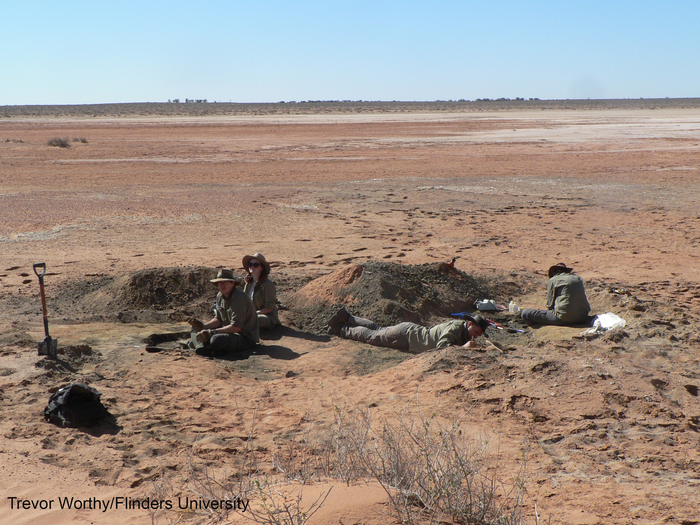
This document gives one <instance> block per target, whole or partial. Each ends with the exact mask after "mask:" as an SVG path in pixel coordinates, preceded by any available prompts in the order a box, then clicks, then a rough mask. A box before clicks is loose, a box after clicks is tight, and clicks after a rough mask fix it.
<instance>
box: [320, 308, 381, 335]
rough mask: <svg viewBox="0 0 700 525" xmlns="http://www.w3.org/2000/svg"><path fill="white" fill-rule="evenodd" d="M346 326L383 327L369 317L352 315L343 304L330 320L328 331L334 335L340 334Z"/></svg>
mask: <svg viewBox="0 0 700 525" xmlns="http://www.w3.org/2000/svg"><path fill="white" fill-rule="evenodd" d="M344 326H364V327H365V328H369V329H370V330H377V329H379V328H381V327H380V326H379V325H378V324H377V323H375V322H372V321H370V320H369V319H363V318H362V317H355V316H354V315H350V312H348V311H347V310H346V308H345V307H344V306H342V307H341V308H340V309H339V310H338V311H337V312H336V313H335V314H334V315H333V317H331V318H330V320H329V321H328V332H329V333H330V334H332V335H340V331H341V329H342V328H343V327H344Z"/></svg>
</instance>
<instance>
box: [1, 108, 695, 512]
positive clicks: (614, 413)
mask: <svg viewBox="0 0 700 525" xmlns="http://www.w3.org/2000/svg"><path fill="white" fill-rule="evenodd" d="M570 106H571V107H569V108H561V107H556V108H554V109H553V108H547V107H544V108H538V109H537V110H532V109H531V110H518V111H514V110H502V111H496V110H493V108H491V109H492V110H491V111H461V112H456V111H452V112H447V111H442V112H441V111H434V108H428V109H429V111H417V110H412V111H410V112H406V113H398V112H394V111H387V112H382V113H370V112H365V113H354V114H349V113H348V112H339V111H335V112H333V111H329V112H327V113H322V112H319V113H317V114H313V115H303V114H296V115H282V114H279V113H278V114H270V115H251V114H240V115H211V116H208V115H186V116H182V115H171V116H159V115H157V114H155V115H134V114H131V113H129V114H113V115H96V116H93V115H84V116H81V115H73V114H71V115H68V116H61V117H51V116H47V115H44V114H41V115H31V114H29V115H26V114H25V115H24V116H22V115H19V116H18V115H15V114H12V115H11V116H7V112H6V113H5V114H6V116H7V118H3V119H0V209H1V210H2V211H1V212H0V213H1V215H2V221H0V246H1V247H2V251H1V255H0V258H1V259H2V260H1V261H0V270H2V271H1V272H0V304H1V305H2V308H1V309H0V328H1V330H0V359H1V361H0V362H1V364H0V371H1V374H0V407H2V411H1V414H2V417H1V419H0V433H1V434H2V444H1V447H0V494H1V495H2V500H3V501H2V504H1V505H2V512H0V522H2V523H13V524H15V523H47V522H51V523H57V524H60V523H72V522H75V521H86V522H90V523H107V524H109V523H120V524H121V523H135V524H140V523H151V522H152V518H153V519H154V521H155V522H158V523H169V522H172V521H173V520H174V519H176V518H178V517H179V518H183V519H188V520H189V519H191V520H193V522H196V521H197V520H199V521H202V520H204V521H206V514H202V515H197V516H193V515H184V514H182V513H180V514H176V513H167V512H166V513H159V514H157V515H155V516H153V515H152V514H150V513H148V512H146V511H140V510H127V509H124V508H121V509H117V510H110V511H107V512H101V511H100V510H78V511H76V510H65V509H63V510H61V509H60V508H57V506H58V498H65V497H68V498H70V497H73V498H76V499H80V500H86V499H88V498H92V497H99V498H105V499H106V498H111V497H112V496H117V497H124V498H135V497H141V498H142V497H145V496H149V495H150V496H151V497H154V496H155V495H156V494H158V490H159V489H161V492H160V494H167V497H168V498H175V499H174V501H177V495H184V494H191V493H190V492H188V491H189V490H191V488H192V483H193V480H192V476H191V475H190V470H189V469H190V467H189V466H190V464H191V463H192V462H194V463H195V464H197V465H199V466H201V465H204V464H207V465H208V466H209V468H210V469H211V471H212V472H213V473H216V475H224V473H228V474H229V475H233V474H231V473H235V472H238V471H240V469H242V468H243V467H244V465H243V462H244V461H247V460H249V459H250V455H249V454H250V451H254V452H255V460H256V465H257V466H258V467H259V468H260V469H261V471H262V472H264V473H265V474H268V475H274V474H275V472H277V471H276V470H275V464H274V462H273V457H275V456H276V455H277V456H278V455H283V451H284V450H286V449H288V444H289V443H290V442H297V443H298V442H299V441H300V440H303V439H306V440H311V441H313V439H319V440H320V439H321V438H322V436H323V435H325V434H327V433H328V430H329V429H330V428H332V427H333V424H334V422H335V415H334V414H337V412H336V409H337V408H338V407H345V409H346V410H348V411H349V412H352V411H353V410H355V409H361V408H363V407H364V409H369V410H370V412H371V413H372V417H373V420H374V421H382V419H383V418H391V416H392V415H393V414H397V413H402V411H403V412H404V413H405V414H407V415H408V416H406V417H409V416H410V417H416V418H419V417H420V415H421V414H422V415H425V414H432V413H435V414H437V416H438V417H439V418H440V420H441V421H445V422H449V421H454V420H456V419H459V418H461V421H462V422H463V424H464V425H465V428H467V429H468V432H469V433H470V434H471V435H472V436H473V437H474V438H475V439H479V438H482V437H484V436H487V437H488V439H489V441H490V451H491V453H492V454H493V455H494V456H497V457H498V462H499V465H500V471H499V475H500V476H502V479H503V480H504V481H506V482H508V481H512V479H513V478H514V476H516V475H517V473H518V469H519V467H520V466H521V462H520V460H521V459H522V457H523V455H526V457H527V465H526V481H525V494H524V507H523V516H524V517H523V522H524V523H532V524H534V523H548V522H550V523H567V524H596V523H601V524H603V523H605V524H627V523H635V524H637V523H640V524H651V523H678V524H691V523H698V522H700V513H699V512H698V508H700V474H699V472H700V440H699V438H700V434H699V430H700V402H699V401H698V387H700V361H699V359H698V352H699V349H700V338H699V337H698V326H699V325H698V319H699V314H698V307H699V306H700V273H699V272H700V262H699V260H698V256H699V254H698V242H699V241H700V213H699V212H698V205H697V203H698V202H699V201H700V174H699V173H698V170H700V108H699V107H698V106H697V105H695V104H689V103H687V101H686V103H685V105H683V106H682V107H679V104H674V103H672V102H671V101H669V102H667V104H666V105H663V104H662V103H659V104H657V107H656V108H655V109H652V108H642V109H629V108H628V107H627V106H625V105H624V104H621V105H620V106H618V107H616V106H615V104H610V105H609V106H606V107H605V108H601V107H600V106H598V105H593V106H587V105H586V103H585V102H580V103H579V104H578V105H575V104H571V105H570ZM54 137H68V138H69V140H72V139H73V138H74V137H75V138H85V139H86V142H81V141H79V140H78V141H75V142H71V147H70V148H65V149H63V148H52V147H48V146H47V141H48V140H49V139H51V138H54ZM257 251H260V252H262V253H264V254H265V256H266V257H267V258H268V260H270V261H271V262H272V264H273V273H272V277H273V279H274V280H275V281H276V282H277V283H278V290H279V299H280V302H281V303H282V305H283V307H284V308H288V309H283V310H282V312H281V317H282V320H283V323H284V324H285V325H286V326H287V328H285V329H283V330H280V331H278V332H276V333H274V334H271V335H268V336H267V337H266V339H265V340H264V347H263V348H262V349H261V350H260V351H258V352H256V353H255V354H254V355H250V356H247V357H246V358H245V359H238V360H236V359H214V360H210V359H204V358H201V357H198V356H196V355H194V354H192V353H191V352H190V351H188V350H186V349H180V348H178V347H177V344H176V343H175V342H165V343H163V344H162V345H161V346H162V347H163V348H164V350H163V351H161V352H156V353H150V352H146V351H145V346H146V340H147V338H148V336H149V335H151V334H154V333H157V334H163V333H178V332H182V331H184V330H185V329H186V328H187V325H186V324H184V323H183V322H182V320H183V316H184V315H185V314H186V313H187V310H188V309H189V310H191V311H194V312H195V313H197V314H199V315H204V313H205V310H206V305H207V304H208V301H209V299H210V298H213V290H212V295H211V297H206V298H204V299H202V298H198V302H195V303H193V304H188V305H186V306H181V307H178V308H169V307H168V305H154V306H153V308H150V309H149V308H141V307H139V308H138V309H136V308H130V306H129V304H128V303H120V302H119V300H121V299H119V298H115V297H114V296H108V295H105V293H106V292H105V291H104V290H105V289H104V288H101V287H102V286H106V285H107V284H108V283H110V282H118V283H121V282H129V279H130V278H131V276H132V272H137V271H140V270H144V269H150V268H160V269H161V270H157V271H156V273H158V274H164V273H167V272H168V271H171V272H172V271H174V272H176V273H177V272H185V273H186V272H189V271H194V270H191V269H190V267H192V268H195V269H196V268H200V267H206V268H209V269H213V268H217V267H234V268H236V269H237V270H238V271H240V260H241V258H242V257H243V255H245V254H247V253H253V252H257ZM455 256H456V257H458V258H457V262H456V267H457V269H459V270H460V271H462V272H464V273H466V274H468V275H473V276H477V277H478V278H479V279H481V280H483V282H486V283H489V284H490V285H491V286H492V288H491V289H492V290H493V293H494V294H495V297H493V298H494V299H496V300H498V301H500V302H503V303H507V302H508V301H509V300H510V299H511V298H513V299H515V300H516V301H518V303H519V304H520V305H521V306H525V307H528V306H529V307H537V306H542V305H543V303H544V299H545V283H546V277H545V271H546V268H547V267H549V266H550V265H551V264H553V263H556V262H558V261H564V262H566V263H568V264H569V265H570V266H573V267H574V268H575V270H576V272H577V273H578V274H580V275H581V276H582V277H583V278H584V279H585V280H586V282H587V285H588V292H589V299H590V301H591V304H592V306H593V309H594V312H595V313H604V312H608V311H612V312H615V313H617V314H618V315H620V316H622V317H623V318H624V319H625V320H626V321H627V326H626V327H625V329H624V331H621V332H620V331H617V332H616V333H615V334H607V335H604V336H602V337H598V338H594V339H588V338H582V337H580V335H579V333H580V332H581V329H580V328H579V329H572V328H553V327H547V328H540V329H537V330H532V329H527V331H526V333H524V334H515V335H514V334H508V335H507V336H506V335H504V334H499V335H498V337H500V338H501V340H502V343H503V345H502V346H504V348H505V352H502V353H501V352H495V351H489V350H486V349H485V345H482V348H480V349H478V350H477V351H465V350H460V349H455V348H449V349H446V350H442V351H438V352H431V353H427V354H424V355H420V356H410V355H405V354H401V353H399V352H394V351H390V350H382V349H375V348H371V347H369V346H366V345H361V344H357V343H354V342H351V341H344V340H341V339H338V338H336V337H328V336H325V335H322V334H320V333H319V330H318V329H317V327H313V326H309V325H304V324H303V323H300V321H299V319H300V318H299V317H298V316H296V313H297V312H296V311H295V309H294V308H295V306H294V305H297V304H298V303H297V302H295V301H296V300H297V299H298V292H299V290H301V289H302V287H303V286H304V285H306V284H307V283H309V282H310V281H312V280H314V279H316V278H319V277H322V276H329V275H330V274H332V273H333V272H339V273H336V274H334V276H333V277H326V278H325V280H324V281H323V283H325V284H323V286H322V287H321V288H322V290H321V292H319V293H321V295H323V294H326V295H329V294H331V295H332V293H333V291H334V290H336V289H337V288H338V287H341V286H342V285H343V275H344V274H343V272H348V268H352V267H353V266H352V265H355V264H363V263H365V262H367V261H370V260H371V261H377V262H386V263H389V262H394V263H401V264H407V265H420V264H426V263H444V262H447V261H449V260H450V259H451V258H452V257H455ZM44 261H45V262H46V264H47V267H48V272H47V276H46V283H47V294H48V303H49V310H50V314H51V317H50V329H51V334H52V336H54V337H55V338H57V339H58V341H59V346H60V347H61V348H62V349H63V350H64V352H65V353H64V354H62V356H61V359H62V361H61V362H62V363H63V365H61V366H58V367H52V366H50V364H49V365H47V364H46V362H45V359H44V358H40V357H38V356H37V355H36V354H37V352H36V345H37V341H41V340H43V337H44V334H43V324H42V316H41V302H40V299H39V295H38V280H37V279H36V277H35V276H34V274H33V272H32V264H34V263H37V262H44ZM168 269H170V270H168ZM118 279H122V281H115V280H118ZM317 283H318V281H317ZM311 286H312V288H313V286H314V285H311ZM319 286H320V285H318V284H316V287H317V292H318V288H319ZM334 286H335V288H334ZM114 289H119V287H116V288H113V290H114ZM91 291H92V292H94V293H93V294H92V295H89V294H88V292H91ZM170 291H173V290H170ZM86 294H88V295H86ZM497 319H498V320H499V322H502V323H504V324H513V320H512V319H511V318H510V317H509V316H507V315H506V314H499V316H497ZM125 321H134V322H125ZM514 326H515V325H514ZM71 345H72V346H73V348H72V349H71V348H70V347H71ZM79 345H87V346H88V349H87V350H85V349H84V347H80V346H79ZM81 348H83V350H81ZM64 365H65V366H64ZM70 381H79V382H84V383H88V384H90V385H92V386H94V387H95V388H97V389H98V390H99V391H100V392H102V393H103V400H104V401H105V405H106V406H107V407H108V409H109V411H110V413H111V414H112V415H113V418H112V419H111V420H110V421H109V422H108V423H105V424H103V425H101V426H100V427H97V428H96V429H61V428H58V427H56V426H54V425H52V424H50V423H47V422H45V421H44V419H43V415H42V410H43V408H44V406H45V405H46V401H47V400H48V397H49V396H50V393H51V392H52V391H53V390H55V389H56V388H57V387H59V386H62V385H63V384H66V383H68V382H70ZM324 433H325V434H324ZM164 481H167V483H168V484H169V488H168V489H167V490H165V489H164V488H163V483H164ZM331 484H332V485H333V487H334V488H333V491H332V492H331V495H330V496H329V498H328V500H327V501H326V502H325V504H324V505H323V507H321V509H320V510H319V511H318V512H317V513H316V514H315V515H314V516H313V518H312V520H311V523H345V524H349V523H367V524H374V523H390V522H391V518H390V517H389V516H388V513H389V511H390V508H389V506H388V504H387V497H386V494H385V493H384V491H383V490H382V489H381V487H379V486H378V485H377V484H376V483H372V482H368V483H364V482H361V483H351V484H350V485H345V484H343V483H342V482H338V481H333V480H330V481H329V480H326V481H324V483H320V484H318V483H310V484H309V485H307V486H306V488H305V491H304V498H305V499H304V501H305V502H311V501H313V499H314V497H315V495H316V494H319V493H321V492H323V491H325V490H327V488H328V487H329V486H331ZM287 489H289V490H291V488H290V487H289V486H288V487H287ZM164 497H165V496H164ZM9 498H21V499H28V500H31V501H32V502H34V503H37V502H40V501H41V500H47V501H48V500H54V503H53V507H52V509H51V510H41V509H36V510H23V509H21V510H16V509H11V508H10V506H11V503H12V501H16V500H10V499H9ZM252 503H255V501H253V502H252ZM229 519H230V520H233V521H234V522H240V521H241V515H240V514H238V513H232V514H231V515H230V516H229Z"/></svg>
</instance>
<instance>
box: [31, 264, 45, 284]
mask: <svg viewBox="0 0 700 525" xmlns="http://www.w3.org/2000/svg"><path fill="white" fill-rule="evenodd" d="M37 268H43V271H42V272H41V274H39V272H37V271H36V269H37ZM34 273H35V274H36V276H37V277H38V278H39V282H41V281H43V280H44V275H46V263H45V262H43V263H36V264H35V265H34Z"/></svg>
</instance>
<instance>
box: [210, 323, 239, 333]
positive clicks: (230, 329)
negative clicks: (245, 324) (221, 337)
mask: <svg viewBox="0 0 700 525" xmlns="http://www.w3.org/2000/svg"><path fill="white" fill-rule="evenodd" d="M219 323H221V321H219ZM241 330H242V328H241V327H240V326H236V325H234V324H227V325H226V326H219V327H217V328H215V329H213V330H212V332H213V334H212V335H216V334H237V333H238V332H240V331H241Z"/></svg>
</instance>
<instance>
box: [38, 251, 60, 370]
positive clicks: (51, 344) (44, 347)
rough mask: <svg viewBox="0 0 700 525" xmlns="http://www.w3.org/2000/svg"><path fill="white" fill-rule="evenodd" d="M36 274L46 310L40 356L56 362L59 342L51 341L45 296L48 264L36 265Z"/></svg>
mask: <svg viewBox="0 0 700 525" xmlns="http://www.w3.org/2000/svg"><path fill="white" fill-rule="evenodd" d="M37 268H43V270H42V272H41V273H39V272H38V271H37ZM34 273H35V274H36V276H37V277H38V278H39V289H40V290H41V307H42V308H43V309H44V333H45V334H46V337H45V338H44V340H43V341H42V342H41V343H39V355H47V356H49V357H50V358H51V359H53V360H56V359H57V358H58V341H57V340H56V339H51V336H50V335H49V318H48V315H47V313H46V294H44V275H46V263H45V262H43V263H36V264H35V265H34Z"/></svg>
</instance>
